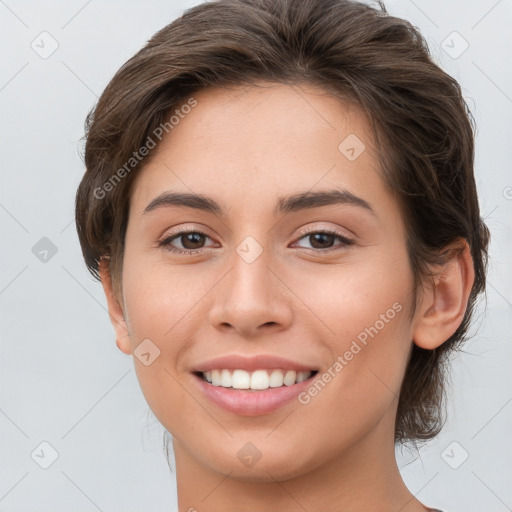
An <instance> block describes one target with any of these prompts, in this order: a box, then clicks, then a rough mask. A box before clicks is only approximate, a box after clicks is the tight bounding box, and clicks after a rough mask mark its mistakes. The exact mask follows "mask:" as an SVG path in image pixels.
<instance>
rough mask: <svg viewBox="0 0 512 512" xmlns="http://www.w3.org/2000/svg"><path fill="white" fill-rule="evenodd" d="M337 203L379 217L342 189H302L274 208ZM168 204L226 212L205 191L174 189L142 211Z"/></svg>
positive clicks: (219, 213) (284, 210) (286, 209)
mask: <svg viewBox="0 0 512 512" xmlns="http://www.w3.org/2000/svg"><path fill="white" fill-rule="evenodd" d="M335 204H349V205H353V206H358V207H360V208H363V209H365V210H367V211H369V212H370V213H372V214H373V215H374V216H377V214H376V213H375V211H374V210H373V208H372V207H371V205H370V203H368V201H365V200H364V199H362V198H361V197H358V196H356V195H354V194H352V192H349V191H348V190H343V189H339V190H337V189H334V190H326V191H320V192H301V193H299V194H294V195H291V196H285V197H280V198H278V200H277V203H276V206H275V208H274V216H276V217H277V215H279V214H286V213H290V212H296V211H299V210H305V209H309V208H318V207H320V206H328V205H335ZM166 206H181V207H186V208H194V209H197V210H202V211H205V212H208V213H212V214H214V215H217V216H221V217H224V216H225V215H226V212H225V211H224V210H223V209H222V207H221V206H220V204H219V203H217V202H216V201H215V200H214V199H212V198H211V197H208V196H205V195H202V194H193V193H184V192H171V191H166V192H163V193H162V194H160V195H159V196H157V197H155V198H154V199H153V200H152V201H151V202H150V203H149V204H148V205H147V206H146V208H145V209H144V212H143V214H147V213H149V212H151V211H153V210H156V209H157V208H162V207H166Z"/></svg>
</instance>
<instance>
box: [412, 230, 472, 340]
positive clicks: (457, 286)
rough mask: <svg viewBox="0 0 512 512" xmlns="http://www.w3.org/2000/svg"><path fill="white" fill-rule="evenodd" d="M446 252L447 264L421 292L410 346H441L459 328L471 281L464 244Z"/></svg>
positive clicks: (470, 260)
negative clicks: (412, 343)
mask: <svg viewBox="0 0 512 512" xmlns="http://www.w3.org/2000/svg"><path fill="white" fill-rule="evenodd" d="M446 249H447V250H448V253H447V261H446V263H445V264H444V265H443V266H442V268H441V269H440V271H439V273H437V274H436V276H434V278H433V283H432V286H431V287H430V288H429V289H428V290H424V292H423V301H422V305H421V307H420V309H419V311H418V312H417V315H416V325H415V328H414V332H413V340H414V343H415V344H416V345H417V346H419V347H421V348H424V349H428V350H433V349H435V348H437V347H439V346H440V345H442V344H443V343H444V342H445V341H446V340H447V339H448V338H450V336H452V334H453V333H454V332H455V331H456V330H457V329H458V328H459V326H460V324H461V323H462V320H463V318H464V314H465V312H466V308H467V304H468V300H469V295H470V293H471V289H472V287H473V282H474V279H475V271H474V267H473V259H472V257H471V252H470V249H469V245H468V243H467V241H466V240H460V241H459V242H457V243H454V244H451V245H450V246H448V247H446Z"/></svg>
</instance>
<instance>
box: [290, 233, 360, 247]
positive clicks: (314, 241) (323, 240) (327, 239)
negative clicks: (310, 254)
mask: <svg viewBox="0 0 512 512" xmlns="http://www.w3.org/2000/svg"><path fill="white" fill-rule="evenodd" d="M336 239H338V240H341V244H339V245H340V246H341V247H340V248H343V247H346V246H349V245H352V244H353V243H354V242H353V240H350V239H349V238H347V237H346V236H344V235H342V234H341V233H337V232H335V231H310V232H308V233H305V234H303V236H302V237H301V238H300V239H299V240H308V242H309V243H310V245H311V248H312V249H313V250H314V249H316V252H331V251H335V250H337V249H336V248H334V249H333V248H332V247H333V243H334V242H335V240H336Z"/></svg>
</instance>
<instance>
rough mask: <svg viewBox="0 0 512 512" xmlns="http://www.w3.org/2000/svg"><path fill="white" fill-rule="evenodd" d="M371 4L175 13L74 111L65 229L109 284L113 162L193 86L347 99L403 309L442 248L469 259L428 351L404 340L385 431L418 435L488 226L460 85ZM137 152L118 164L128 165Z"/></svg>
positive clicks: (129, 178)
mask: <svg viewBox="0 0 512 512" xmlns="http://www.w3.org/2000/svg"><path fill="white" fill-rule="evenodd" d="M379 6H380V9H377V8H372V7H370V6H367V5H365V4H362V3H358V2H354V1H350V0H300V1H297V0H217V1H210V2H207V3H203V4H201V5H198V6H196V7H194V8H191V9H188V10H187V11H185V13H184V14H183V16H181V17H180V18H178V19H176V20H175V21H174V22H172V23H171V24H169V25H167V26H166V27H164V28H163V29H161V30H160V31H158V32H157V33H156V34H155V35H154V36H153V37H152V38H151V39H150V40H149V41H148V42H147V44H146V45H145V46H144V47H143V48H142V49H141V50H140V51H139V52H138V53H137V54H136V55H134V56H133V57H132V58H131V59H129V60H128V61H127V62H126V63H125V64H124V65H123V66H122V67H121V68H120V69H119V70H118V72H117V73H116V74H115V76H114V77H113V78H112V80H111V81H110V83H109V84H108V86H107V87H106V89H105V91H104V92H103V94H102V95H101V97H100V99H99V101H98V103H97V105H96V107H95V108H94V109H93V110H92V111H91V112H90V113H89V115H88V116H87V119H86V126H85V132H86V135H85V137H86V145H85V164H86V167H87V170H86V173H85V175H84V177H83V179H82V182H81V183H80V186H79V188H78V192H77V197H76V225H77V230H78V235H79V239H80V243H81V246H82V251H83V255H84V258H85V262H86V264H87V267H88V268H89V270H90V272H91V273H92V274H93V275H94V276H95V277H96V278H99V275H98V264H99V260H100V258H102V257H105V258H109V259H110V272H111V275H112V280H113V284H114V289H115V290H117V293H119V290H120V286H121V268H122V260H123V247H124V238H125V231H126V225H127V219H128V205H129V195H130V189H131V185H132V183H133V178H134V175H135V174H136V173H134V172H130V171H131V169H127V168H126V162H128V161H130V159H131V158H132V157H133V155H135V154H136V153H137V154H138V151H139V149H140V148H142V147H143V146H144V145H146V144H147V141H148V140H149V139H148V138H151V135H152V134H154V133H155V130H158V127H159V126H162V125H163V124H164V123H166V122H168V118H169V115H170V113H172V112H175V111H176V110H175V109H176V108H177V107H178V106H179V105H181V104H183V103H184V102H186V101H187V99H189V98H190V96H191V95H192V94H193V93H194V92H196V91H199V90H201V89H205V88H207V87H211V86H229V85H251V84H257V83H259V82H263V81H267V82H269V81H270V82H280V83H285V84H299V83H309V84H312V85H317V86H321V87H323V88H324V89H325V90H327V91H328V92H330V93H331V94H333V95H337V96H338V97H340V98H342V99H345V100H349V101H351V102H353V103H355V104H356V105H357V106H358V107H359V108H360V109H361V111H362V112H363V113H365V114H366V115H367V117H368V119H369V120H370V122H371V125H372V129H373V132H374V137H375V141H376V145H377V147H378V150H379V155H380V158H381V165H382V169H383V170H384V176H383V177H384V179H385V180H386V182H387V183H388V184H389V185H390V187H391V188H392V190H394V191H395V193H396V195H397V198H398V201H399V204H400V207H401V209H402V213H403V219H404V223H405V225H406V230H407V244H408V251H409V258H410V263H411V269H412V272H413V275H414V290H412V294H413V299H414V300H413V309H414V308H415V307H416V297H417V288H418V287H419V286H422V285H423V283H424V282H425V279H426V278H428V277H429V276H431V275H432V272H431V269H432V265H433V264H436V263H440V262H442V261H443V259H442V257H443V252H442V250H443V248H445V247H446V245H447V244H449V243H450V242H453V241H455V240H457V239H460V238H463V239H465V240H467V242H468V244H469V247H470V251H471V256H472V258H473V264H474V270H475V281H474V285H473V288H472V290H471V294H470V297H469V303H468V306H467V309H466V312H465V315H464V318H463V320H462V323H461V324H460V326H459V328H458V329H457V330H456V332H455V333H454V334H453V335H452V336H451V337H450V338H449V339H448V340H447V341H446V342H445V343H443V344H442V345H441V346H440V347H439V348H437V349H435V350H423V349H421V348H419V347H417V346H416V345H413V348H412V352H411V356H410V361H409V364H408V367H407V370H406V374H405V377H404V380H403V384H402V388H401V392H400V399H399V405H398V414H397V419H396V428H395V439H396V440H397V441H407V440H421V439H429V438H432V437H434V436H435V435H437V434H438V433H439V431H440V430H441V428H442V425H443V423H444V412H443V411H444V399H443V398H444V381H445V371H444V367H445V366H446V362H447V357H446V356H447V355H448V354H449V352H450V351H451V350H453V349H455V348H456V347H457V346H459V345H460V343H461V342H463V341H464V340H465V339H466V337H467V330H468V327H469V325H470V319H471V316H472V312H473V306H474V304H475V301H476V298H477V296H478V295H479V294H480V292H482V291H484V290H485V278H486V269H487V246H488V241H489V231H488V229H487V227H486V225H485V223H484V222H483V220H482V219H481V217H480V213H479V206H478V198H477V192H476V186H475V180H474V176H473V160H474V139H473V129H474V120H473V117H472V115H471V113H470V111H469V109H468V107H467V105H466V103H465V101H464V99H463V97H462V94H461V89H460V86H459V84H458V83H457V81H456V80H455V79H454V78H452V77H450V76H449V75H448V74H447V73H445V72H444V71H443V70H441V69H440V68H439V67H438V66H437V65H436V64H435V63H433V62H432V60H431V58H430V54H429V49H428V46H427V43H426V41H425V40H424V38H423V37H422V35H421V34H420V33H419V32H418V31H417V30H416V29H415V27H413V26H412V25H411V24H410V23H409V22H407V21H405V20H403V19H400V18H396V17H393V16H390V15H389V14H388V13H387V11H386V9H385V7H384V5H383V4H382V2H380V3H379ZM166 131H167V130H166ZM150 157H151V154H149V155H148V156H146V158H145V159H144V160H143V161H142V160H141V163H139V162H138V161H132V164H133V165H132V167H133V168H137V170H139V171H140V168H142V166H143V165H144V164H146V163H147V162H148V161H149V159H150ZM121 168H124V169H125V172H120V170H121ZM116 173H117V174H116ZM121 174H122V176H121ZM108 183H110V185H109V186H106V185H107V184H108ZM98 191H100V192H98ZM118 296H119V295H118Z"/></svg>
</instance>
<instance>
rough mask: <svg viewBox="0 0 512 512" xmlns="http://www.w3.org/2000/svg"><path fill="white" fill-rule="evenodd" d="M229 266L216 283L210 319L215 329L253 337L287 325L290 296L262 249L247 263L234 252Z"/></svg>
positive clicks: (291, 315)
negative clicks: (260, 252) (253, 259)
mask: <svg viewBox="0 0 512 512" xmlns="http://www.w3.org/2000/svg"><path fill="white" fill-rule="evenodd" d="M231 263H232V265H231V267H230V270H229V271H228V272H227V274H226V275H225V276H224V278H223V279H222V280H221V281H220V283H219V284H218V285H217V286H216V287H215V288H216V289H215V290H212V292H213V297H214V299H213V305H212V308H211V310H210V313H209V319H210V323H211V324H212V325H213V326H214V327H215V328H216V329H218V330H222V331H224V332H225V333H227V332H230V331H232V332H236V333H238V334H239V335H240V336H242V337H245V338H255V337H258V336H261V335H265V334H268V333H269V332H280V331H282V330H285V329H287V328H288V327H289V326H290V324H291V322H292V317H293V311H292V304H291V298H292V297H293V294H292V293H291V292H290V291H289V289H288V288H287V286H286V283H285V282H284V280H283V278H282V276H279V272H278V271H276V269H273V268H271V266H270V265H269V263H270V262H269V261H268V259H267V258H266V257H265V252H263V253H262V254H261V255H260V256H259V257H258V258H257V259H256V260H255V261H253V262H251V263H248V262H247V261H245V260H244V259H243V258H242V257H240V256H239V255H238V254H237V253H235V254H234V257H233V259H232V262H231Z"/></svg>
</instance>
